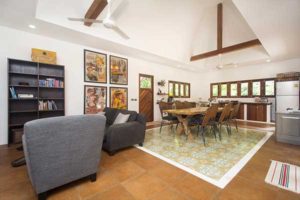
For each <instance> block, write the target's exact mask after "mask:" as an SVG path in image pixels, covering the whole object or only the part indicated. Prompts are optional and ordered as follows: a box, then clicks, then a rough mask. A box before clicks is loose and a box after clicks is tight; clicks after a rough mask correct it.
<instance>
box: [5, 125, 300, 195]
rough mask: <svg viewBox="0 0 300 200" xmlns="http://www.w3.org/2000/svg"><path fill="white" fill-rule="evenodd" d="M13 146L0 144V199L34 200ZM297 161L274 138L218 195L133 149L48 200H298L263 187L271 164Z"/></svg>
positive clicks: (105, 160)
mask: <svg viewBox="0 0 300 200" xmlns="http://www.w3.org/2000/svg"><path fill="white" fill-rule="evenodd" d="M239 124H242V126H243V127H246V128H247V127H251V128H254V129H255V126H256V127H260V128H266V127H272V126H273V125H271V126H270V125H265V124H258V123H248V122H239ZM154 126H156V127H157V125H155V124H153V127H154ZM16 146H17V145H11V146H10V147H8V146H7V145H0V200H27V199H28V200H29V199H30V200H32V199H33V200H34V199H37V198H36V194H35V193H34V191H33V188H32V186H31V183H30V181H29V178H28V175H27V170H26V166H22V167H19V168H12V167H11V166H10V162H11V161H12V160H14V159H16V158H19V157H20V156H22V155H23V153H22V152H20V151H17V150H16V149H15V148H16ZM299 157H300V146H296V145H289V144H284V143H279V142H277V141H276V140H275V137H274V135H273V136H272V137H271V138H270V139H269V140H268V141H267V142H266V143H265V144H264V146H263V147H262V148H261V149H260V150H259V151H258V152H257V153H256V154H255V156H254V157H253V158H252V159H251V160H250V161H249V162H248V163H247V164H246V166H245V167H244V168H243V169H242V170H241V171H240V173H239V174H238V175H237V176H236V177H235V178H234V179H233V180H232V181H231V183H230V184H229V185H227V186H226V187H225V188H224V189H223V190H221V189H219V188H217V187H215V186H213V185H211V184H209V183H207V182H205V181H203V180H201V179H199V178H197V177H195V176H192V175H190V174H188V173H187V172H183V171H182V172H181V171H180V170H179V169H177V168H176V167H174V166H171V165H169V164H166V163H165V162H164V161H162V160H160V159H158V158H156V157H154V156H152V155H150V154H147V153H145V152H143V151H141V150H139V149H136V148H129V149H126V150H123V151H119V152H117V154H115V155H114V156H109V155H108V154H107V153H105V152H103V153H102V160H101V163H100V168H101V171H100V172H99V175H98V179H97V181H96V182H94V183H91V182H90V181H89V180H88V179H83V180H80V181H76V182H74V183H71V184H68V185H67V186H63V187H60V188H58V189H56V190H54V191H51V192H50V193H49V198H48V199H50V200H53V199H54V200H55V199H56V200H60V199H63V200H69V199H70V200H71V199H72V200H73V199H74V200H76V199H82V200H84V199H87V198H92V199H100V200H179V199H180V200H197V199H204V200H210V199H211V200H212V199H213V200H218V199H223V200H246V199H251V200H252V199H254V200H255V199H266V200H267V199H272V200H273V199H274V200H296V199H297V200H300V195H299V194H296V193H293V192H290V191H287V190H283V189H280V188H277V187H275V186H272V185H269V184H266V183H265V182H264V178H265V176H266V173H267V171H268V169H269V166H270V160H271V159H274V160H279V161H283V162H289V163H291V164H296V165H299V166H300V160H299ZM178 170H179V171H178ZM177 178H178V179H177ZM176 179H177V180H176ZM120 181H123V182H120Z"/></svg>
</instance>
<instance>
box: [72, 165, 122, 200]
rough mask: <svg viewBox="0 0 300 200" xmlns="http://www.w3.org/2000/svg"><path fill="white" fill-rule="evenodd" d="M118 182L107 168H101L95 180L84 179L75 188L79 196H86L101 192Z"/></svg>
mask: <svg viewBox="0 0 300 200" xmlns="http://www.w3.org/2000/svg"><path fill="white" fill-rule="evenodd" d="M118 183H119V181H118V180H117V179H116V178H115V177H114V176H113V175H112V174H111V173H109V171H108V170H103V171H102V172H100V174H98V177H97V181H96V182H91V181H89V180H86V181H84V182H83V183H81V184H80V185H78V186H77V188H76V189H77V191H78V192H79V195H80V197H81V198H86V197H90V196H93V195H95V194H97V193H100V192H103V191H105V190H107V189H109V188H111V187H113V186H115V185H117V184H118Z"/></svg>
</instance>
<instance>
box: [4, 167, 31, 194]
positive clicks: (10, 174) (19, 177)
mask: <svg viewBox="0 0 300 200" xmlns="http://www.w3.org/2000/svg"><path fill="white" fill-rule="evenodd" d="M8 168H9V170H8V171H3V172H2V169H1V168H0V169H1V172H0V174H1V175H0V192H1V191H3V190H7V189H9V188H12V187H14V185H15V184H18V183H21V182H25V181H28V180H29V179H28V175H27V171H26V166H22V167H19V168H12V167H8ZM5 172H6V173H5Z"/></svg>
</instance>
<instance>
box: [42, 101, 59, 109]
mask: <svg viewBox="0 0 300 200" xmlns="http://www.w3.org/2000/svg"><path fill="white" fill-rule="evenodd" d="M39 110H40V111H43V110H57V105H56V103H55V101H53V100H51V101H39Z"/></svg>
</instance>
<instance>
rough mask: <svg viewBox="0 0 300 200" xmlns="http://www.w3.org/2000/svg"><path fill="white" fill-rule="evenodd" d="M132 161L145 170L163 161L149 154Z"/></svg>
mask: <svg viewBox="0 0 300 200" xmlns="http://www.w3.org/2000/svg"><path fill="white" fill-rule="evenodd" d="M132 161H133V162H135V163H136V164H138V165H139V166H141V167H142V168H144V169H146V170H148V169H152V168H153V167H155V166H156V165H157V164H158V163H162V162H164V161H162V160H160V159H159V158H156V157H154V156H152V155H150V154H146V155H145V156H142V157H138V158H136V159H133V160H132Z"/></svg>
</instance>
